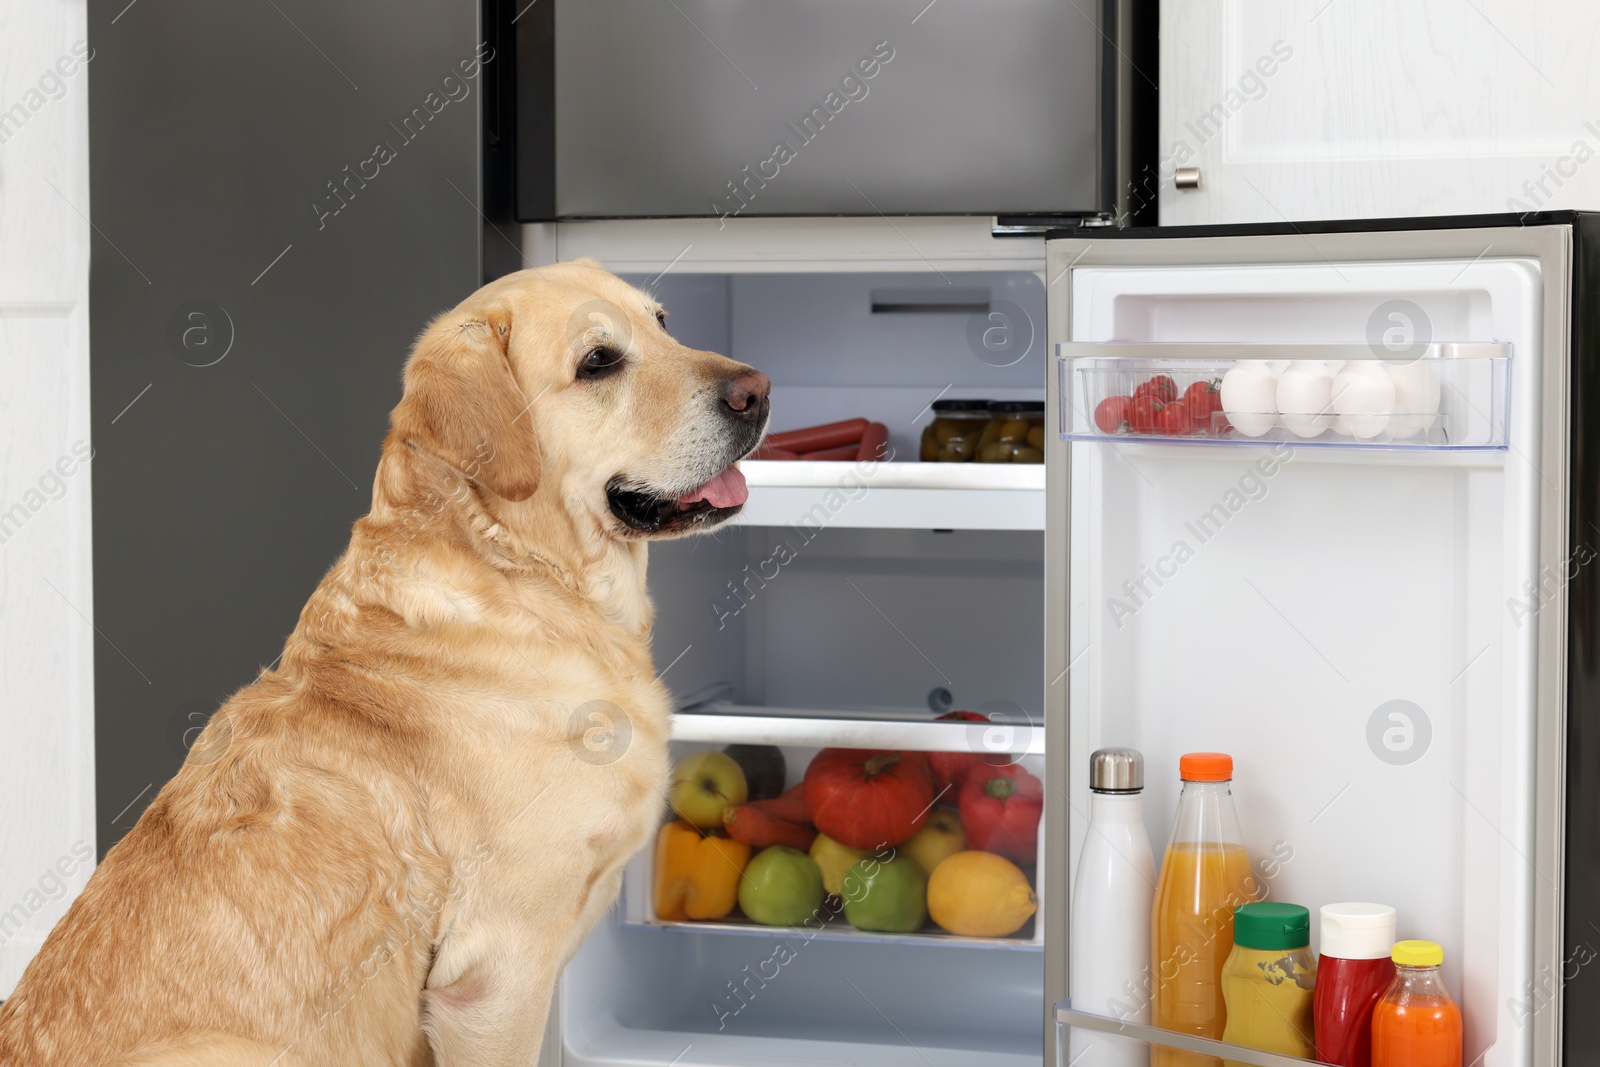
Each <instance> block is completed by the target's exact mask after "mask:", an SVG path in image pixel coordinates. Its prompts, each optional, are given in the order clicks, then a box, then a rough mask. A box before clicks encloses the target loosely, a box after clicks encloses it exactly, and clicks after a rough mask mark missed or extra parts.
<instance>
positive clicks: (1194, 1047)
mask: <svg viewBox="0 0 1600 1067" xmlns="http://www.w3.org/2000/svg"><path fill="white" fill-rule="evenodd" d="M1055 1021H1056V1062H1057V1063H1060V1064H1070V1065H1071V1067H1150V1064H1151V1062H1152V1060H1154V1061H1155V1062H1156V1063H1162V1062H1172V1063H1181V1064H1184V1065H1186V1067H1207V1065H1212V1064H1216V1063H1217V1062H1218V1059H1216V1058H1213V1057H1217V1058H1220V1059H1222V1060H1224V1061H1225V1062H1227V1063H1229V1064H1248V1065H1249V1067H1307V1064H1315V1063H1320V1062H1321V1061H1320V1060H1302V1059H1297V1058H1296V1057H1294V1056H1282V1055H1279V1054H1278V1053H1275V1052H1262V1051H1261V1050H1260V1049H1253V1048H1246V1047H1244V1046H1243V1045H1235V1044H1230V1043H1229V1042H1226V1041H1212V1040H1211V1039H1209V1038H1204V1037H1196V1036H1194V1035H1192V1034H1179V1033H1174V1032H1173V1031H1171V1030H1162V1029H1160V1028H1158V1027H1154V1026H1144V1025H1140V1024H1138V1023H1130V1022H1124V1021H1122V1020H1120V1019H1112V1018H1107V1017H1105V1016H1102V1015H1094V1014H1091V1013H1090V1012H1084V1011H1077V1010H1075V1009H1074V1008H1073V1007H1072V1002H1071V1001H1066V1000H1063V1001H1061V1002H1059V1003H1058V1004H1056V1007H1055Z"/></svg>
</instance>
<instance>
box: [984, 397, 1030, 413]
mask: <svg viewBox="0 0 1600 1067" xmlns="http://www.w3.org/2000/svg"><path fill="white" fill-rule="evenodd" d="M989 410H990V411H992V412H994V413H995V414H998V415H1043V414H1044V401H1043V400H991V401H989Z"/></svg>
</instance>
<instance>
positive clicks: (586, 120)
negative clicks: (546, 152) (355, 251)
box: [519, 0, 1116, 218]
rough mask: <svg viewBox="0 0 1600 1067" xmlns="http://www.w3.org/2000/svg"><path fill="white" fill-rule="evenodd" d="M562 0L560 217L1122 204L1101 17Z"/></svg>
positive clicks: (888, 4) (1044, 5)
mask: <svg viewBox="0 0 1600 1067" xmlns="http://www.w3.org/2000/svg"><path fill="white" fill-rule="evenodd" d="M552 2H556V8H555V16H554V18H555V32H554V48H555V55H556V62H555V78H554V98H555V103H554V129H555V134H554V153H555V215H556V216H558V217H563V218H578V217H608V216H613V217H614V216H693V215H709V216H722V215H783V214H801V215H818V214H822V215H835V214H838V215H878V214H880V213H882V214H889V215H896V214H1002V215H1005V214H1026V213H1037V212H1049V213H1092V212H1096V211H1102V210H1110V209H1111V208H1112V207H1113V201H1114V199H1115V193H1116V189H1115V187H1114V186H1115V184H1116V182H1115V179H1114V178H1111V179H1108V178H1106V177H1105V176H1104V175H1105V169H1106V168H1105V163H1106V162H1108V161H1105V160H1104V159H1103V150H1102V123H1103V122H1104V121H1106V120H1105V116H1104V114H1103V112H1102V92H1101V86H1102V78H1101V55H1102V51H1103V49H1104V48H1105V44H1104V42H1105V40H1106V38H1105V37H1103V36H1102V32H1103V31H1104V32H1111V29H1110V28H1109V27H1103V26H1100V25H1098V22H1099V20H1100V19H1101V18H1102V15H1101V7H1102V6H1103V5H1083V6H1081V7H1078V8H1076V9H1075V8H1074V7H1073V6H1072V5H1070V4H1059V3H1054V2H1052V0H1013V2H1011V3H1007V4H1004V5H1001V6H999V7H996V6H994V5H987V4H960V3H942V4H929V5H927V6H926V8H924V7H923V5H921V4H915V5H912V6H910V7H907V6H906V5H905V4H903V3H899V2H897V0H857V2H854V3H849V4H826V5H817V4H814V3H809V2H804V0H769V2H764V3H756V2H752V0H743V2H738V0H677V2H676V3H672V4H658V3H642V2H640V0H584V2H582V3H571V2H561V0H552ZM519 43H520V41H519ZM1112 55H1113V56H1115V55H1116V53H1115V52H1112ZM884 56H888V57H889V58H887V59H884V58H883V57H884ZM858 64H865V69H866V70H869V71H871V72H872V73H871V76H870V77H867V76H865V75H864V74H863V72H862V68H861V67H860V66H858ZM524 69H526V67H525V68H524ZM808 121H809V125H808ZM1113 132H1114V131H1110V130H1107V131H1105V134H1104V135H1105V137H1106V138H1109V137H1111V136H1112V133H1113ZM779 145H783V146H785V147H784V149H783V150H782V151H781V152H780V151H779V149H778V146H779ZM524 217H531V216H529V215H527V214H525V215H524Z"/></svg>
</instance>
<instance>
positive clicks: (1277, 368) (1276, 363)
mask: <svg viewBox="0 0 1600 1067" xmlns="http://www.w3.org/2000/svg"><path fill="white" fill-rule="evenodd" d="M1255 363H1256V365H1257V366H1259V367H1261V368H1262V369H1263V370H1265V371H1266V372H1267V373H1268V374H1270V375H1272V376H1273V377H1274V378H1282V377H1283V372H1284V371H1286V370H1288V369H1289V368H1290V367H1291V366H1293V365H1294V361H1293V360H1288V359H1262V360H1256V361H1255Z"/></svg>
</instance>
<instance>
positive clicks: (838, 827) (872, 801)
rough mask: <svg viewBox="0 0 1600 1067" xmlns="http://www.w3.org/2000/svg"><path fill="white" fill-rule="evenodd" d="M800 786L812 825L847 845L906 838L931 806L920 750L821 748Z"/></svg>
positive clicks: (875, 844) (930, 779) (928, 773)
mask: <svg viewBox="0 0 1600 1067" xmlns="http://www.w3.org/2000/svg"><path fill="white" fill-rule="evenodd" d="M805 787H806V803H807V804H808V805H809V806H810V808H811V822H812V824H813V825H815V826H816V828H817V829H818V830H821V831H822V832H823V833H825V834H827V835H828V836H829V837H831V838H833V839H834V840H835V841H838V842H839V843H840V844H844V845H849V846H850V847H851V848H869V849H879V848H884V847H887V846H890V845H898V844H900V843H901V842H902V841H905V840H908V839H909V838H910V837H911V836H912V835H913V834H915V833H916V832H917V831H918V830H920V829H922V824H923V823H925V822H927V821H928V809H929V808H930V807H931V806H932V805H933V772H932V771H930V770H929V769H928V760H927V757H926V756H924V755H923V754H922V753H920V752H884V751H877V750H873V749H864V748H825V749H823V750H822V751H821V752H819V753H817V756H816V758H815V759H813V760H812V761H811V766H809V767H807V768H806V781H805Z"/></svg>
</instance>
